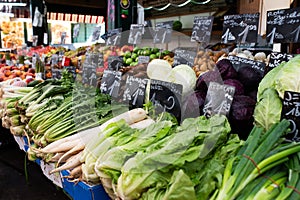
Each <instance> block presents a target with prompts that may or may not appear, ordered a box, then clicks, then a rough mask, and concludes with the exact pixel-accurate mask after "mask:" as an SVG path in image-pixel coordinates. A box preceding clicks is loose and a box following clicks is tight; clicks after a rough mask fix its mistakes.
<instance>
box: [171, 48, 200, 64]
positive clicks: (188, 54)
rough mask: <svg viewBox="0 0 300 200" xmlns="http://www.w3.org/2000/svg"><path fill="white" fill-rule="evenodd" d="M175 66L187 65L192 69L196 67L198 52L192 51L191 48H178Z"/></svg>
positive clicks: (175, 52)
mask: <svg viewBox="0 0 300 200" xmlns="http://www.w3.org/2000/svg"><path fill="white" fill-rule="evenodd" d="M174 54H175V55H174V63H173V65H174V66H177V65H180V64H186V65H188V66H190V67H193V66H194V60H195V57H196V55H197V52H196V51H192V50H190V49H189V48H184V47H178V48H177V49H175V51H174Z"/></svg>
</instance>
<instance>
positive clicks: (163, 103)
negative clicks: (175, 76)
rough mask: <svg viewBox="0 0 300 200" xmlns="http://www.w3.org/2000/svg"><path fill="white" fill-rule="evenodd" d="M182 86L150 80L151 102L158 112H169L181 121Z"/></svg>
mask: <svg viewBox="0 0 300 200" xmlns="http://www.w3.org/2000/svg"><path fill="white" fill-rule="evenodd" d="M181 98H182V85H179V84H175V83H170V82H165V81H160V80H154V79H151V80H150V101H151V102H152V103H153V105H154V106H155V109H156V112H157V113H161V112H169V113H171V114H173V115H174V116H175V117H176V118H177V120H179V121H180V119H181V103H182V99H181Z"/></svg>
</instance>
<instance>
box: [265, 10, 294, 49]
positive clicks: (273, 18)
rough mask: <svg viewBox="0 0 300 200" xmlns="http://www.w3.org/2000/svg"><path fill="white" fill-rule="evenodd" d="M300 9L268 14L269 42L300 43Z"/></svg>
mask: <svg viewBox="0 0 300 200" xmlns="http://www.w3.org/2000/svg"><path fill="white" fill-rule="evenodd" d="M299 13H300V8H299V7H298V8H292V9H282V10H272V11H268V12H267V42H268V43H270V44H273V43H289V42H294V43H297V42H300V37H299V33H300V14H299Z"/></svg>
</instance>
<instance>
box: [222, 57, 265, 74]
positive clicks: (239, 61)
mask: <svg viewBox="0 0 300 200" xmlns="http://www.w3.org/2000/svg"><path fill="white" fill-rule="evenodd" d="M228 59H229V60H230V62H231V63H232V65H233V67H234V68H235V70H236V71H239V69H240V68H243V67H246V66H250V67H252V68H253V69H255V70H256V71H257V72H258V73H260V75H261V76H262V77H263V76H264V73H265V68H266V64H265V63H264V62H259V61H256V60H251V59H247V58H241V57H238V56H228Z"/></svg>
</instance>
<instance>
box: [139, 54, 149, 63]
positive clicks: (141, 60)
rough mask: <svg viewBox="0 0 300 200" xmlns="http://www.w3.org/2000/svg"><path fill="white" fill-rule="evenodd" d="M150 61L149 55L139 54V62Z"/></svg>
mask: <svg viewBox="0 0 300 200" xmlns="http://www.w3.org/2000/svg"><path fill="white" fill-rule="evenodd" d="M149 61H150V57H149V56H139V57H138V64H148V63H149Z"/></svg>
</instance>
